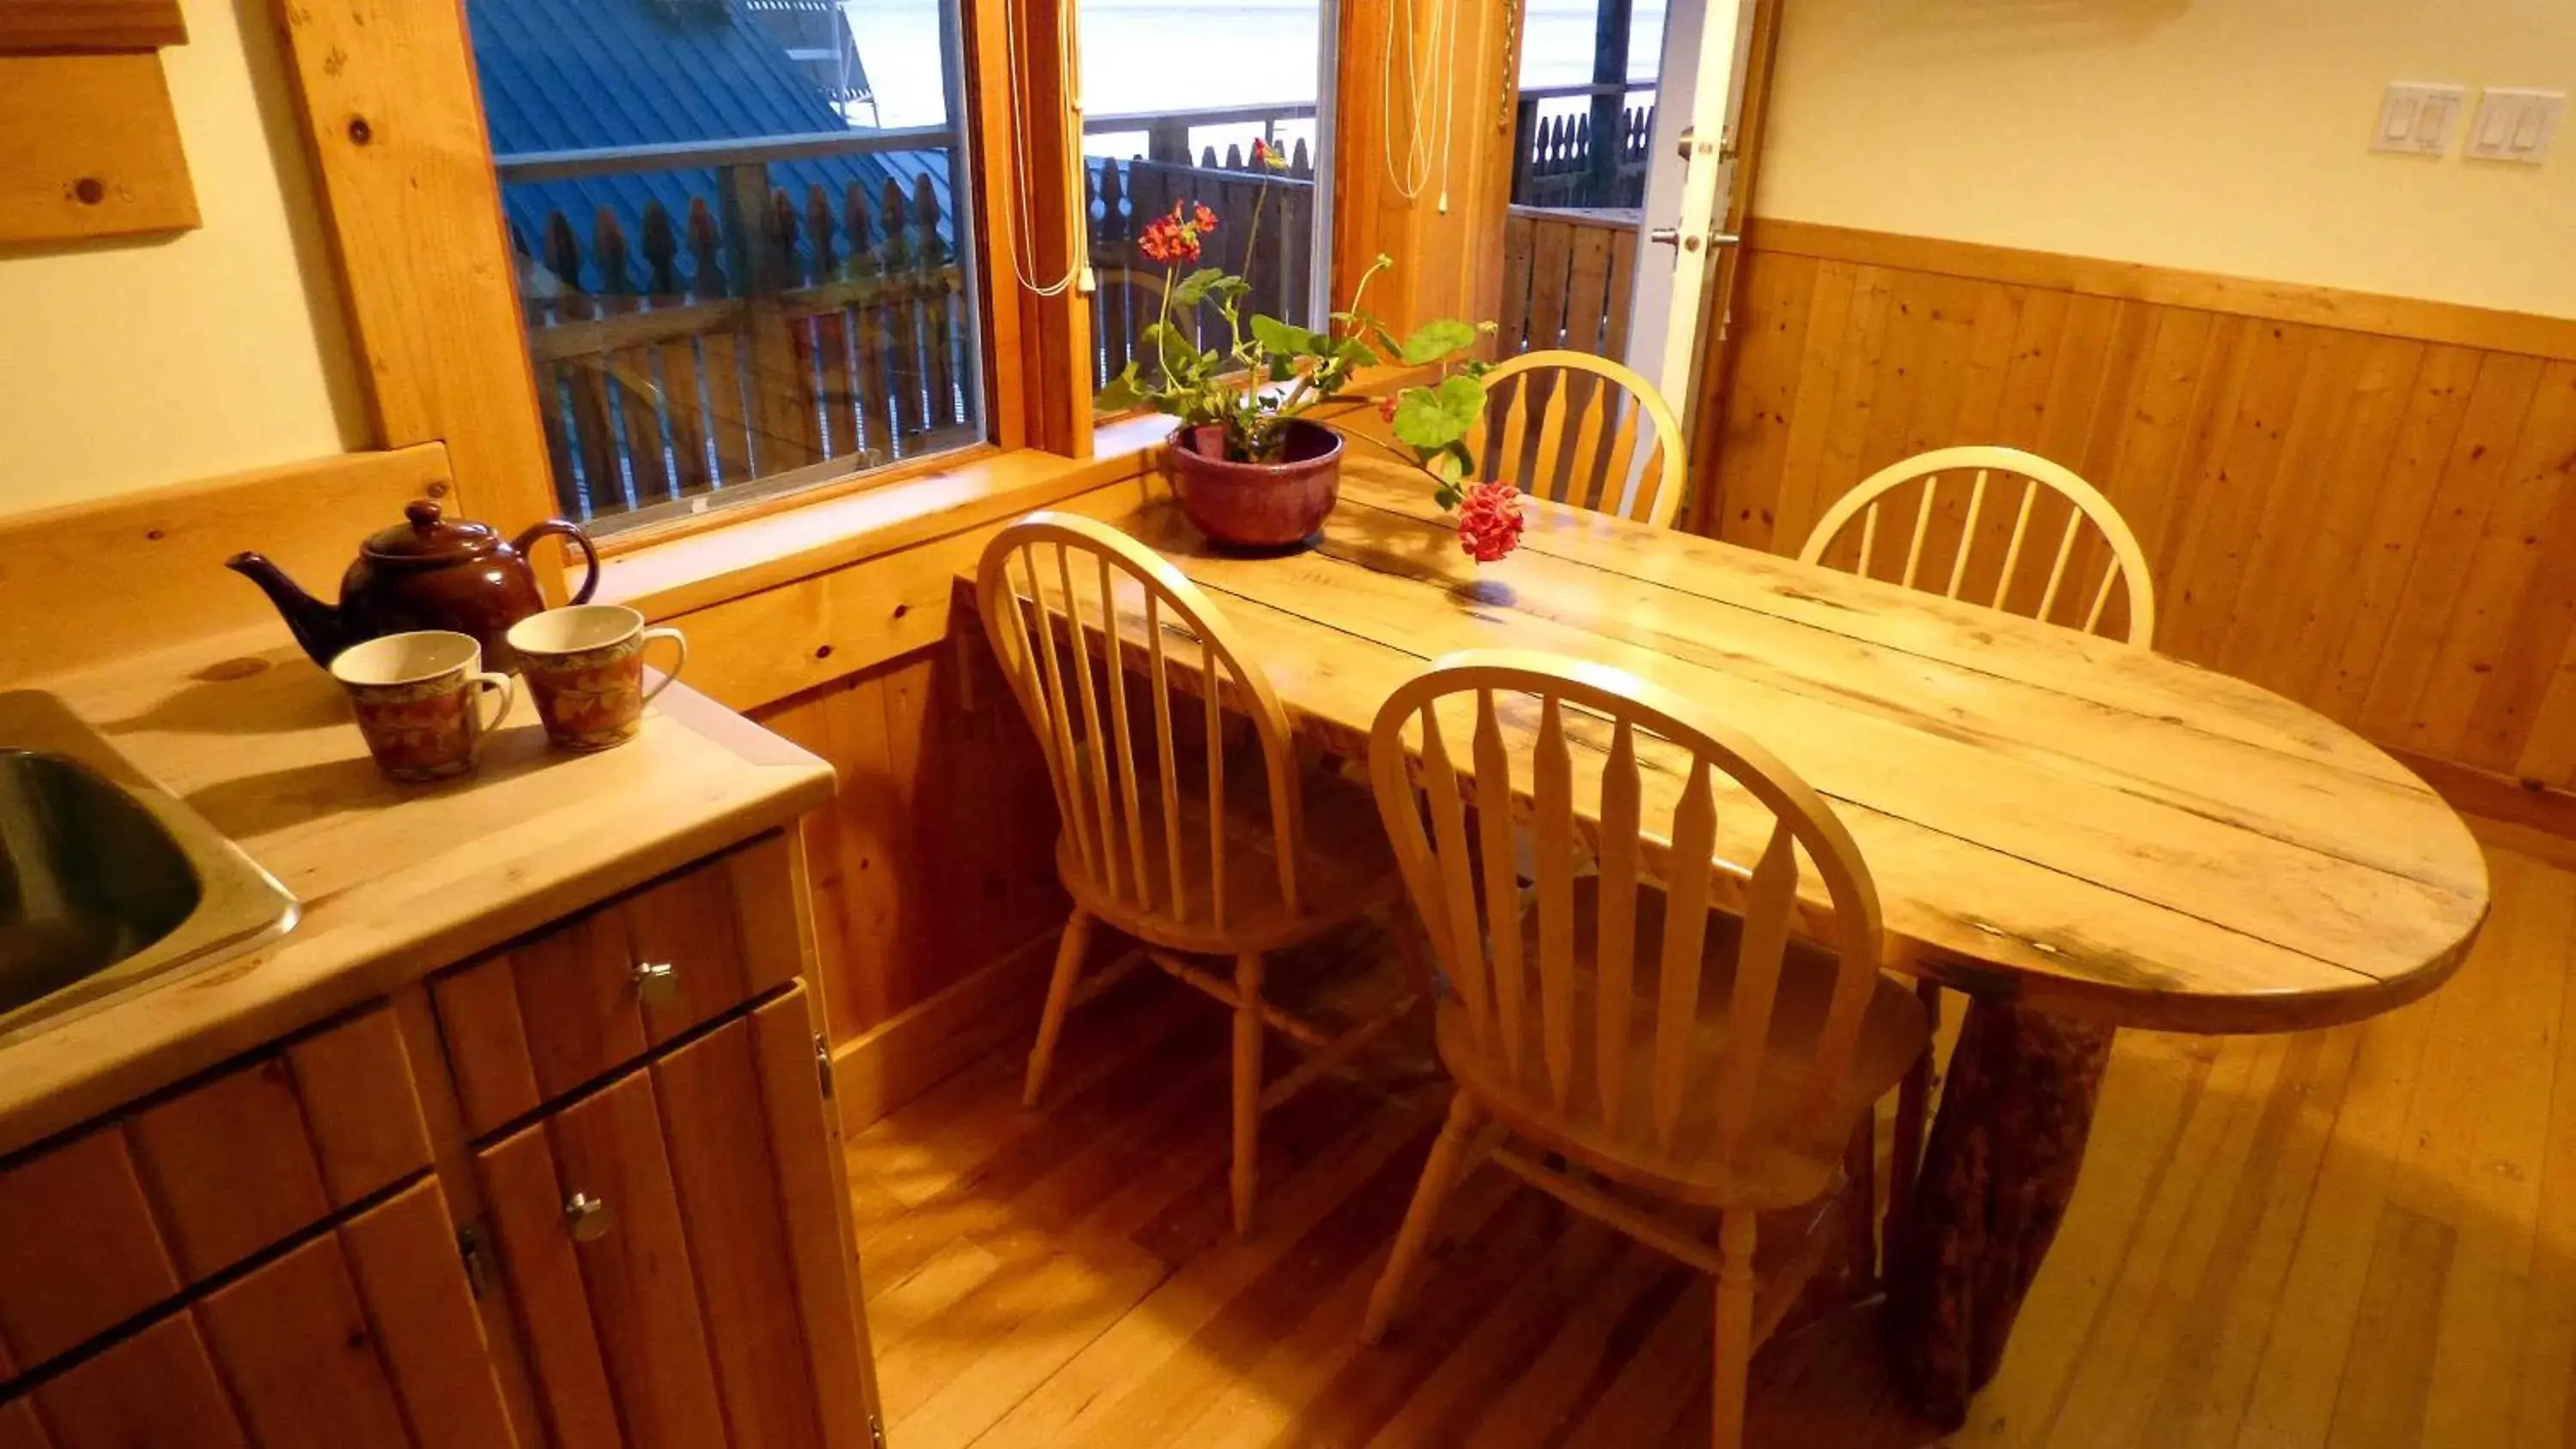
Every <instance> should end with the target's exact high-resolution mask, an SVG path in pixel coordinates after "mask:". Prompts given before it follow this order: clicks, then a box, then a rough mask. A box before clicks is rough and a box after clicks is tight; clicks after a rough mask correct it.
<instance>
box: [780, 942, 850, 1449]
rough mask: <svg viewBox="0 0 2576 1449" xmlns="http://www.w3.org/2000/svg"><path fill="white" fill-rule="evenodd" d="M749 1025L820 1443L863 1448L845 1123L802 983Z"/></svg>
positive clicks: (835, 1448)
mask: <svg viewBox="0 0 2576 1449" xmlns="http://www.w3.org/2000/svg"><path fill="white" fill-rule="evenodd" d="M748 1025H749V1026H750V1028H751V1039H752V1051H753V1055H754V1056H755V1057H756V1059H757V1060H758V1062H759V1067H760V1095H761V1104H762V1110H763V1113H764V1115H765V1117H766V1118H767V1125H768V1130H769V1145H770V1153H771V1158H772V1161H773V1162H774V1163H775V1164H776V1172H777V1183H778V1208H779V1215H780V1218H781V1220H782V1221H783V1222H784V1223H785V1225H786V1230H787V1251H788V1255H789V1257H790V1259H791V1260H792V1261H793V1263H794V1264H795V1273H796V1288H797V1295H796V1296H797V1307H798V1311H799V1315H800V1317H801V1318H802V1319H803V1324H804V1329H805V1350H806V1360H807V1362H809V1363H810V1364H812V1365H813V1370H814V1383H815V1388H816V1393H817V1397H818V1399H819V1401H820V1407H821V1411H822V1417H823V1442H824V1443H825V1444H827V1445H829V1446H830V1449H868V1446H869V1445H870V1443H871V1442H872V1440H873V1439H874V1437H875V1436H874V1430H875V1428H876V1426H877V1425H878V1423H879V1422H880V1421H879V1417H878V1416H879V1413H880V1411H879V1409H878V1407H877V1404H878V1399H877V1365H876V1356H875V1355H874V1354H873V1353H872V1352H871V1351H870V1349H869V1346H868V1331H867V1321H866V1319H865V1318H864V1317H863V1316H862V1315H861V1313H860V1304H861V1303H862V1302H864V1301H865V1300H864V1298H863V1296H862V1294H861V1293H860V1289H859V1276H858V1275H859V1259H858V1243H857V1240H856V1238H855V1237H854V1236H853V1235H852V1234H851V1231H850V1183H849V1176H848V1172H847V1169H846V1167H845V1165H844V1164H845V1163H846V1162H847V1160H848V1159H847V1158H846V1156H845V1155H844V1154H843V1152H842V1148H841V1118H840V1114H839V1113H838V1112H835V1111H834V1110H833V1109H832V1104H831V1103H829V1102H827V1101H825V1100H824V1099H823V1088H822V1075H821V1072H822V1064H821V1062H820V1061H819V1060H818V1057H817V1047H816V1042H817V1041H818V1039H819V1038H818V1036H817V1033H818V1031H819V1030H820V1023H818V1022H817V1021H816V1020H815V1011H814V1004H813V1000H812V998H811V997H810V996H809V995H808V994H807V992H806V990H805V988H804V987H803V986H801V985H800V986H798V987H796V988H795V989H794V990H792V991H790V992H788V993H787V994H785V995H783V996H781V997H779V998H778V999H777V1000H775V1001H772V1002H770V1003H768V1004H767V1005H765V1006H763V1007H761V1008H760V1009H759V1010H757V1011H755V1012H753V1013H752V1014H751V1016H750V1017H749V1018H748Z"/></svg>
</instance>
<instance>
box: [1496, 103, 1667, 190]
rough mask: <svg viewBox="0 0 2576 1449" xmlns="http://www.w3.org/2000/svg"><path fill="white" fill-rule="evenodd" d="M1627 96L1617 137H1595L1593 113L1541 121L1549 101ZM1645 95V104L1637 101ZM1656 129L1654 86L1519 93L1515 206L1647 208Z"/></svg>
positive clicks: (1544, 117)
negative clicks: (1650, 146)
mask: <svg viewBox="0 0 2576 1449" xmlns="http://www.w3.org/2000/svg"><path fill="white" fill-rule="evenodd" d="M1610 96H1618V97H1624V98H1626V100H1625V101H1624V103H1623V104H1622V105H1621V107H1620V109H1619V112H1618V121H1617V125H1616V134H1614V135H1612V136H1610V137H1608V138H1607V146H1606V151H1605V147H1604V145H1603V144H1602V138H1599V137H1596V136H1595V135H1594V134H1593V128H1592V117H1593V114H1594V113H1593V112H1592V111H1590V110H1588V109H1587V110H1585V111H1582V112H1577V113H1571V114H1569V113H1566V112H1564V111H1562V110H1560V111H1559V112H1558V114H1556V115H1553V116H1549V115H1542V114H1541V109H1542V107H1543V106H1544V104H1545V103H1546V102H1549V101H1563V100H1574V99H1579V98H1586V97H1589V98H1595V99H1598V98H1603V97H1610ZM1640 97H1642V99H1640ZM1654 130H1655V90H1654V87H1653V86H1651V85H1648V86H1635V85H1628V84H1620V83H1612V84H1606V85H1574V86H1545V87H1538V88H1533V89H1530V90H1525V91H1522V92H1521V93H1520V107H1519V111H1518V116H1517V119H1516V121H1515V123H1514V139H1515V144H1514V149H1513V158H1514V159H1513V162H1512V201H1513V203H1514V204H1516V205H1520V206H1574V207H1622V206H1639V205H1642V204H1644V201H1645V197H1646V144H1647V138H1648V137H1650V136H1652V135H1653V134H1654Z"/></svg>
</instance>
